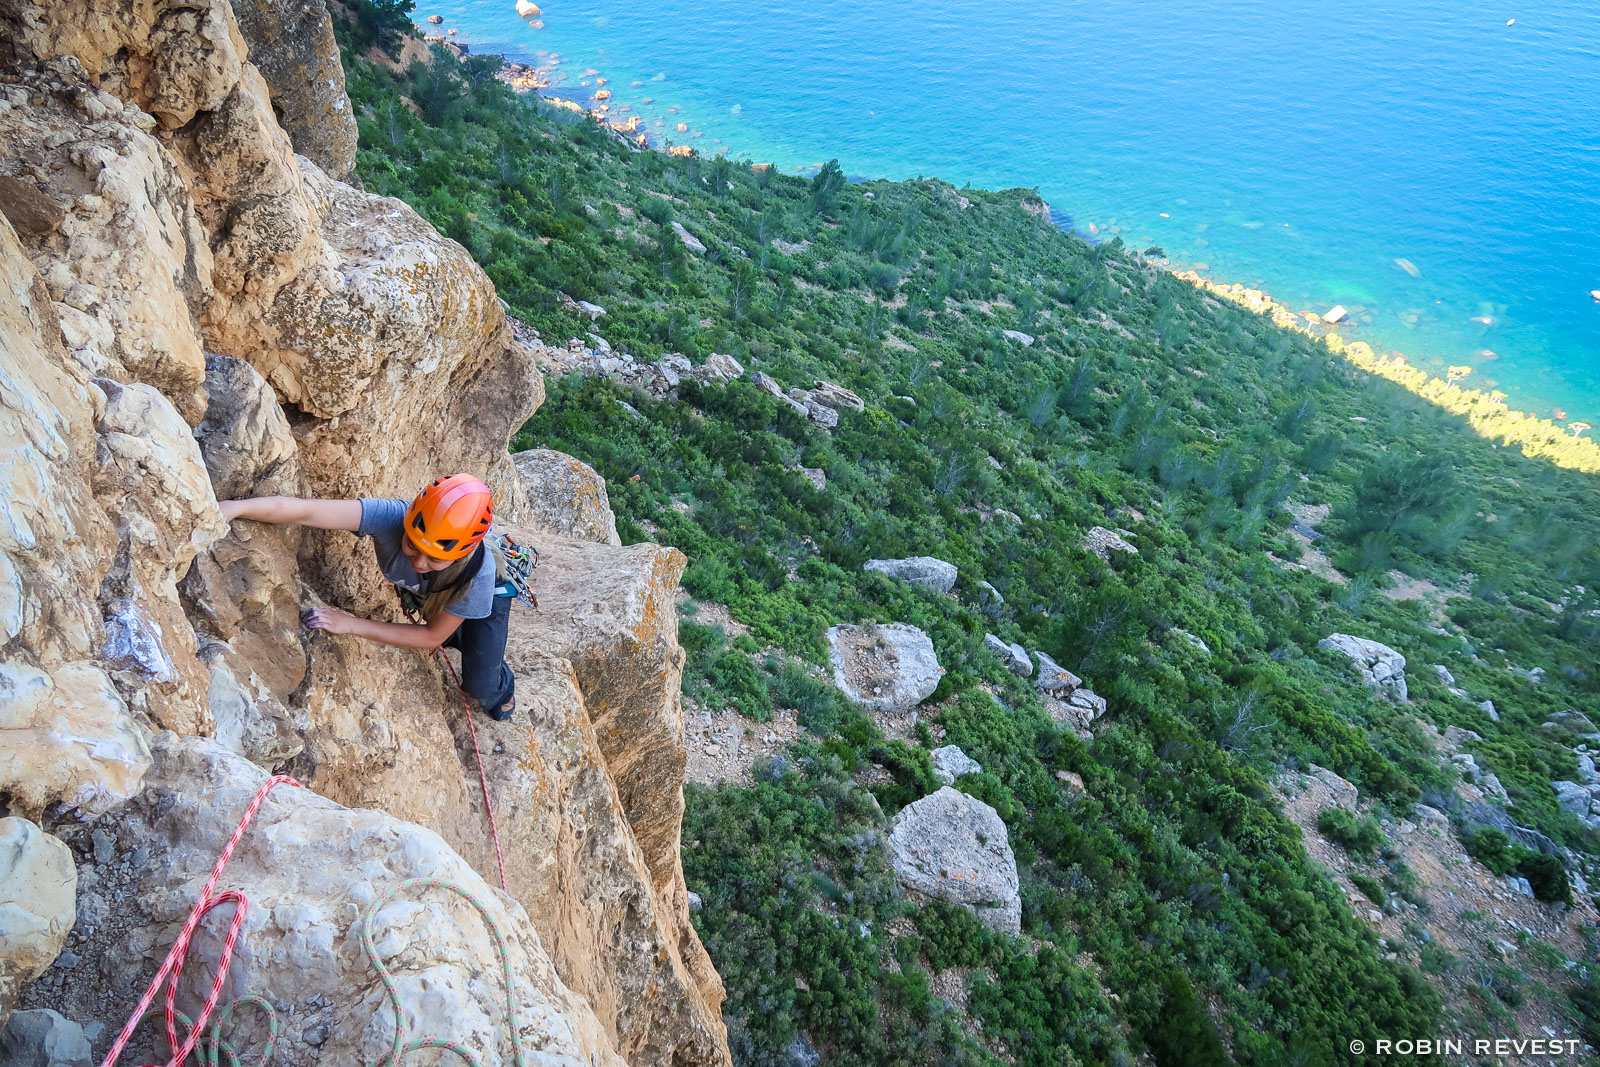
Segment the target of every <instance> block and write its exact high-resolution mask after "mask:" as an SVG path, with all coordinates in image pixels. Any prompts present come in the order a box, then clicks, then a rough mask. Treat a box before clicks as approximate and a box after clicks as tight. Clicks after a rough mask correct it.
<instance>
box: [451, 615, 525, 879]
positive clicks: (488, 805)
mask: <svg viewBox="0 0 1600 1067" xmlns="http://www.w3.org/2000/svg"><path fill="white" fill-rule="evenodd" d="M433 654H434V655H435V656H438V657H439V658H440V659H442V660H444V665H445V666H446V667H449V668H450V678H451V680H452V681H454V682H455V683H456V692H457V693H460V694H461V710H462V711H464V712H466V713H467V731H468V732H469V733H471V734H472V754H473V756H475V757H476V758H477V760H478V784H479V785H481V786H482V787H483V810H484V811H486V812H488V813H489V836H490V837H493V838H494V862H495V866H496V867H498V868H499V869H500V888H501V889H506V860H505V856H504V855H503V854H502V853H501V852H500V826H499V824H498V823H496V822H495V821H494V801H492V800H490V799H489V776H488V775H486V774H484V773H483V753H482V752H480V751H478V727H477V726H476V725H474V724H473V721H472V705H470V704H468V703H467V689H466V687H465V686H463V685H462V684H461V676H460V675H459V674H457V673H456V665H455V664H454V663H451V662H450V657H449V656H447V655H445V654H444V652H442V651H441V650H440V649H439V648H438V647H437V646H435V647H434V650H433ZM506 892H510V890H508V889H507V890H506Z"/></svg>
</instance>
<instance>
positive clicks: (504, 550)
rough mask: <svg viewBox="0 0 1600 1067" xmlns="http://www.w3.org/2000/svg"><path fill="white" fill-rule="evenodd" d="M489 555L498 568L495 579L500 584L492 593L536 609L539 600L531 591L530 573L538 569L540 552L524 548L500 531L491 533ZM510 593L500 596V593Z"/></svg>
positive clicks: (531, 547)
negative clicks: (515, 599) (491, 554)
mask: <svg viewBox="0 0 1600 1067" xmlns="http://www.w3.org/2000/svg"><path fill="white" fill-rule="evenodd" d="M487 540H488V542H489V551H490V552H493V553H494V558H495V563H496V564H497V565H498V566H497V568H496V572H495V577H496V579H498V581H499V584H498V585H496V586H495V593H496V594H497V595H502V596H514V597H516V598H517V599H518V600H520V601H522V602H523V603H524V604H526V605H528V606H529V607H530V608H536V607H538V606H539V596H538V594H537V593H535V592H534V591H533V572H534V570H535V569H536V568H537V567H538V566H539V550H538V549H537V548H534V547H533V546H532V545H524V544H523V543H522V542H520V541H515V540H512V538H511V537H510V536H509V535H507V534H505V533H502V532H501V531H499V530H490V531H489V536H488V538H487ZM507 587H509V591H507V592H505V593H502V592H501V590H502V589H507Z"/></svg>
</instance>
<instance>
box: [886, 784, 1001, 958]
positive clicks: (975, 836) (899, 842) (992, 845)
mask: <svg viewBox="0 0 1600 1067" xmlns="http://www.w3.org/2000/svg"><path fill="white" fill-rule="evenodd" d="M889 862H890V864H891V865H892V866H893V867H894V873H895V877H896V878H897V879H899V881H900V884H901V885H903V886H905V887H906V888H907V889H912V890H915V891H917V892H919V893H926V894H928V895H929V896H930V897H936V898H937V899H939V900H945V901H949V902H950V903H952V904H961V905H964V906H965V907H967V908H969V909H970V910H971V911H972V913H973V914H974V915H976V916H977V917H978V919H979V921H980V922H982V923H983V924H984V925H985V926H988V927H990V928H991V929H994V930H999V931H1001V932H1002V933H1007V934H1013V935H1014V934H1018V933H1021V931H1022V900H1021V898H1020V896H1019V895H1018V885H1019V883H1018V880H1017V860H1016V857H1015V856H1014V855H1012V852H1011V843H1010V840H1009V838H1008V837H1007V834H1006V824H1005V823H1004V822H1003V821H1002V820H1001V818H1000V816H999V814H998V813H996V811H995V810H994V809H993V808H991V807H990V806H989V805H987V804H985V803H984V802H983V801H981V800H978V799H977V798H975V797H970V796H968V795H967V794H965V793H962V792H959V791H957V790H955V789H952V788H951V787H949V786H945V787H944V788H943V789H941V790H939V791H938V792H937V793H930V794H929V795H928V796H925V797H923V798H922V799H921V800H918V801H916V802H914V803H912V804H908V805H906V806H905V808H903V809H902V810H901V812H900V814H899V815H897V816H895V819H894V823H893V825H892V826H891V827H890V830H889Z"/></svg>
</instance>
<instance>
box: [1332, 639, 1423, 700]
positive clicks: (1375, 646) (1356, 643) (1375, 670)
mask: <svg viewBox="0 0 1600 1067" xmlns="http://www.w3.org/2000/svg"><path fill="white" fill-rule="evenodd" d="M1317 647H1318V648H1321V649H1326V650H1328V651H1330V652H1342V653H1344V654H1345V655H1346V656H1349V657H1350V658H1351V659H1353V660H1355V663H1356V668H1357V669H1358V670H1359V671H1360V672H1361V681H1362V683H1363V684H1365V685H1366V687H1367V688H1368V689H1372V690H1374V691H1376V692H1378V693H1381V694H1382V695H1384V696H1387V697H1390V698H1392V699H1395V700H1405V699H1406V658H1405V657H1404V656H1402V655H1401V654H1400V653H1398V652H1396V651H1395V650H1394V649H1392V648H1390V647H1389V646H1388V645H1385V644H1380V643H1378V642H1377V641H1372V640H1369V639H1367V638H1365V637H1355V636H1352V635H1351V634H1329V635H1328V636H1327V637H1324V638H1323V639H1322V640H1321V641H1318V642H1317Z"/></svg>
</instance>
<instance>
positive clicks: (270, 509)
mask: <svg viewBox="0 0 1600 1067" xmlns="http://www.w3.org/2000/svg"><path fill="white" fill-rule="evenodd" d="M217 506H218V507H220V508H221V509H222V517H223V518H225V519H227V520H228V521H229V522H232V521H233V520H234V519H254V520H256V521H257V522H272V523H279V524H295V525H299V526H314V527H316V528H317V529H319V530H350V531H352V532H354V531H355V530H357V529H360V527H361V501H359V500H310V499H307V498H305V497H298V496H253V497H247V498H246V499H244V500H222V501H219V502H218V504H217Z"/></svg>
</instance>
